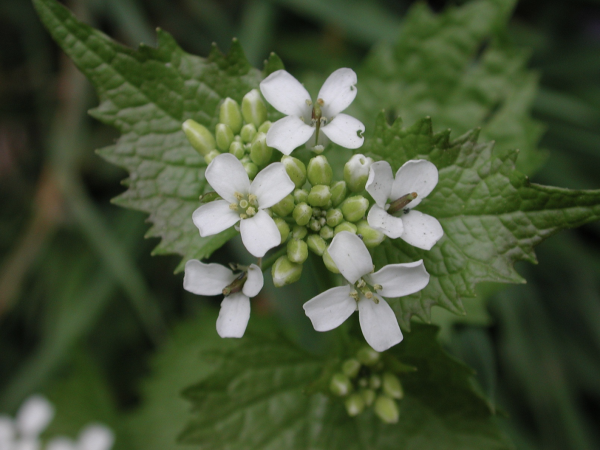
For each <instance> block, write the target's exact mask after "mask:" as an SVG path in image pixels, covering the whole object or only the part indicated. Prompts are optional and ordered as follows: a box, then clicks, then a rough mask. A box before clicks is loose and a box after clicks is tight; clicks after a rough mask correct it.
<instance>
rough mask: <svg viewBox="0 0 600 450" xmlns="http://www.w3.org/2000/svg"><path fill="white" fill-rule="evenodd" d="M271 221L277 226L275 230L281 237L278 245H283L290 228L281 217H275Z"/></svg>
mask: <svg viewBox="0 0 600 450" xmlns="http://www.w3.org/2000/svg"><path fill="white" fill-rule="evenodd" d="M273 220H274V221H275V225H277V229H278V230H279V234H280V235H281V242H280V243H281V244H283V243H284V242H285V241H287V238H288V236H289V235H290V226H289V225H288V224H287V222H286V221H285V220H283V219H282V218H281V217H275V218H274V219H273Z"/></svg>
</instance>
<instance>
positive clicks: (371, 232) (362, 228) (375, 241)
mask: <svg viewBox="0 0 600 450" xmlns="http://www.w3.org/2000/svg"><path fill="white" fill-rule="evenodd" d="M356 228H357V230H356V232H357V233H358V234H360V235H361V236H362V240H363V242H364V243H365V245H366V246H367V248H373V247H377V246H378V245H379V244H381V243H382V242H383V240H384V239H385V234H383V233H382V232H381V231H379V230H376V229H375V228H372V227H371V226H370V225H369V223H368V222H367V221H366V220H361V221H360V222H358V223H357V224H356Z"/></svg>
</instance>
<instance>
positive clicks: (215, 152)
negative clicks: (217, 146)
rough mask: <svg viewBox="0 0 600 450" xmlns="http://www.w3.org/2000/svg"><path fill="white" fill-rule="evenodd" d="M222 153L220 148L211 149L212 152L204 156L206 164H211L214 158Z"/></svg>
mask: <svg viewBox="0 0 600 450" xmlns="http://www.w3.org/2000/svg"><path fill="white" fill-rule="evenodd" d="M220 154H221V152H220V151H219V150H211V151H210V152H208V154H207V155H206V156H204V161H206V164H210V163H211V162H212V160H213V159H215V158H216V157H217V156H219V155H220Z"/></svg>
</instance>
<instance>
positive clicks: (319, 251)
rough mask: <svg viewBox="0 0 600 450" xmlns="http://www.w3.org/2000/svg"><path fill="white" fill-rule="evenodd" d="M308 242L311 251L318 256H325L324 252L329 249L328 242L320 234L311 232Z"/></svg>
mask: <svg viewBox="0 0 600 450" xmlns="http://www.w3.org/2000/svg"><path fill="white" fill-rule="evenodd" d="M306 243H307V245H308V248H309V249H310V251H311V252H313V253H314V254H316V255H318V256H323V253H324V252H325V250H327V242H325V239H323V238H322V237H321V236H319V235H318V234H311V235H310V236H309V237H308V238H307V239H306Z"/></svg>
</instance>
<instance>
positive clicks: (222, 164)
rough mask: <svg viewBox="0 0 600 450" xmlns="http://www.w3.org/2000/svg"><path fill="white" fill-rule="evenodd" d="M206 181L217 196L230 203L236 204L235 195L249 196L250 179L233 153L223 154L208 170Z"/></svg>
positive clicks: (214, 160) (213, 161)
mask: <svg viewBox="0 0 600 450" xmlns="http://www.w3.org/2000/svg"><path fill="white" fill-rule="evenodd" d="M205 177H206V181H208V184H210V186H211V187H212V188H213V189H214V190H215V192H216V193H217V194H219V195H220V196H221V197H223V198H224V199H225V200H227V201H228V202H229V203H235V202H236V201H237V199H236V198H235V195H234V194H235V193H236V192H239V193H240V194H244V195H245V194H247V193H248V190H249V189H250V179H249V178H248V174H247V173H246V169H244V166H243V165H242V163H241V162H240V160H239V159H237V158H236V157H235V156H233V155H232V154H231V153H221V154H220V155H218V156H217V157H216V158H215V159H213V160H212V161H211V163H210V164H209V165H208V167H207V168H206V174H205Z"/></svg>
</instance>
